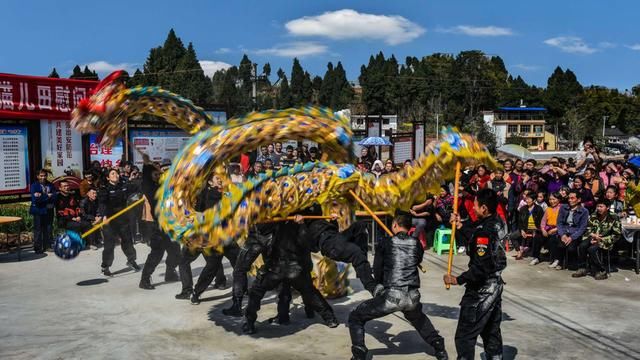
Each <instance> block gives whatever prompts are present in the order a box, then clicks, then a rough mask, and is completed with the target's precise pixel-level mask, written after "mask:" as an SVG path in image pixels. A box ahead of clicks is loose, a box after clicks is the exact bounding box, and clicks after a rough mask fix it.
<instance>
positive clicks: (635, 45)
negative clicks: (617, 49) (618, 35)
mask: <svg viewBox="0 0 640 360" xmlns="http://www.w3.org/2000/svg"><path fill="white" fill-rule="evenodd" d="M626 47H627V48H629V49H631V50H636V51H640V44H633V45H626Z"/></svg>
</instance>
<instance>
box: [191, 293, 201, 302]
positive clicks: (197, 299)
mask: <svg viewBox="0 0 640 360" xmlns="http://www.w3.org/2000/svg"><path fill="white" fill-rule="evenodd" d="M191 305H200V295H199V294H196V293H193V294H191Z"/></svg>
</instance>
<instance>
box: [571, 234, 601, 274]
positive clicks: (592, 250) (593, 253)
mask: <svg viewBox="0 0 640 360" xmlns="http://www.w3.org/2000/svg"><path fill="white" fill-rule="evenodd" d="M600 256H601V249H600V246H599V245H598V244H591V240H589V239H587V240H582V242H581V243H580V245H578V267H579V268H581V269H585V268H588V269H589V271H591V272H592V273H594V274H595V273H598V272H604V271H605V267H604V264H602V261H600Z"/></svg>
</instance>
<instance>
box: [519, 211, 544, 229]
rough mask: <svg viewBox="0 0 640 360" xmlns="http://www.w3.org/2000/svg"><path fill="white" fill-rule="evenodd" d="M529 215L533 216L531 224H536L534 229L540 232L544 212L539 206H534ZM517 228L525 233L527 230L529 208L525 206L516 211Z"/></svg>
mask: <svg viewBox="0 0 640 360" xmlns="http://www.w3.org/2000/svg"><path fill="white" fill-rule="evenodd" d="M531 215H533V222H534V223H535V224H536V229H538V230H540V223H541V222H542V217H543V216H544V210H542V208H541V207H540V205H536V204H534V205H533V210H532V211H531ZM518 228H519V229H520V230H524V231H527V230H528V228H529V207H528V206H526V205H525V206H523V207H522V208H520V210H518Z"/></svg>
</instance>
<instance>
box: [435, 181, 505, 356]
mask: <svg viewBox="0 0 640 360" xmlns="http://www.w3.org/2000/svg"><path fill="white" fill-rule="evenodd" d="M497 204H498V199H497V195H496V193H495V192H494V191H493V190H491V189H484V190H480V191H479V192H478V194H477V196H476V199H475V201H474V210H475V212H476V214H477V215H478V221H477V222H475V223H473V224H471V225H470V226H462V223H461V222H460V218H459V217H458V216H456V215H455V214H454V215H452V217H451V222H452V223H454V222H455V224H456V226H457V228H458V229H460V231H459V233H458V234H459V235H460V236H461V237H463V238H465V239H466V240H468V241H467V254H468V255H469V270H467V271H465V272H464V273H462V274H460V275H459V276H457V277H456V276H452V275H448V274H445V275H444V277H443V278H444V282H445V284H451V285H465V287H466V289H465V293H464V296H463V297H462V301H461V302H460V318H459V320H458V328H457V329H456V350H457V352H458V359H469V360H471V359H473V358H474V353H475V346H476V340H477V338H478V335H480V337H482V342H483V344H484V351H485V353H486V354H487V359H502V334H501V333H500V321H501V320H502V286H503V284H504V282H503V281H502V276H501V274H502V270H504V268H505V267H506V266H507V258H506V255H505V251H504V247H503V246H502V242H501V240H502V239H504V238H505V237H506V236H507V228H506V225H505V224H504V223H503V222H502V220H500V218H499V217H498V216H497V215H496V207H497Z"/></svg>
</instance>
